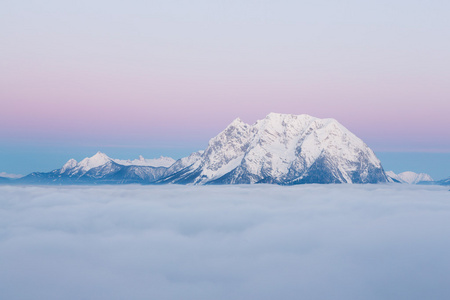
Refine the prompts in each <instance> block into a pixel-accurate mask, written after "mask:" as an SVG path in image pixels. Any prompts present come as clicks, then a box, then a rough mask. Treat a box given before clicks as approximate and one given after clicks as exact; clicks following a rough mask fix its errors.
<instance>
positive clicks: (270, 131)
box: [158, 113, 388, 184]
mask: <svg viewBox="0 0 450 300" xmlns="http://www.w3.org/2000/svg"><path fill="white" fill-rule="evenodd" d="M387 180H388V179H387V177H386V174H385V173H384V171H383V168H382V166H381V163H380V161H379V160H378V158H377V157H376V156H375V154H374V153H373V151H372V150H371V149H370V148H369V147H368V146H367V145H366V144H365V143H364V142H363V141H362V140H361V139H359V138H358V137H356V136H355V135H354V134H353V133H351V132H350V131H349V130H347V129H346V128H345V127H344V126H342V125H341V124H339V123H338V122H337V121H336V120H334V119H319V118H315V117H312V116H309V115H288V114H275V113H271V114H269V115H268V116H267V117H266V118H265V119H263V120H259V121H257V122H256V123H255V124H253V125H249V124H246V123H244V122H242V121H241V120H240V119H236V120H234V121H233V122H232V123H231V124H230V125H229V126H228V127H227V128H226V129H225V130H224V131H222V132H221V133H219V134H218V135H217V136H216V137H214V138H212V139H211V140H210V141H209V144H208V147H207V148H206V150H205V151H204V152H203V153H202V154H201V157H198V159H197V160H196V161H195V162H194V163H193V164H191V165H190V166H188V167H186V168H184V169H180V170H179V171H178V172H176V173H174V174H172V175H169V176H166V177H165V178H163V179H160V180H159V181H158V182H160V183H180V184H242V183H277V184H301V183H379V182H387Z"/></svg>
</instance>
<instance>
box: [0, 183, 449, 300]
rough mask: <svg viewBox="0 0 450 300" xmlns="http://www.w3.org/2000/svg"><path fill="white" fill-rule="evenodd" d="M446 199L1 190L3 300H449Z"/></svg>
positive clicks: (420, 190)
mask: <svg viewBox="0 0 450 300" xmlns="http://www.w3.org/2000/svg"><path fill="white" fill-rule="evenodd" d="M449 196H450V192H449V191H448V190H446V189H444V188H442V187H422V186H401V185H365V186H359V185H353V186H350V185H337V186H336V185H326V186H325V185H306V186H294V187H279V186H263V185H258V186H219V187H210V186H207V187H189V186H157V187H155V186H149V187H142V186H119V187H116V186H99V187H11V186H0V257H1V259H0V291H1V292H0V293H1V298H3V299H448V296H449V295H450V286H449V285H448V273H449V271H450V256H449V255H448V253H449V251H450V239H449V238H448V237H449V236H450V226H449V220H450V201H449V200H450V197H449Z"/></svg>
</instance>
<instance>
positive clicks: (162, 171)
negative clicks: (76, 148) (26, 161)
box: [21, 152, 175, 183]
mask: <svg viewBox="0 0 450 300" xmlns="http://www.w3.org/2000/svg"><path fill="white" fill-rule="evenodd" d="M174 162H175V160H174V159H173V158H170V157H160V158H158V159H144V158H143V157H142V156H141V157H140V158H139V159H138V160H137V159H135V160H119V159H113V158H110V157H108V156H107V155H106V154H104V153H101V152H97V153H96V154H95V155H94V156H92V157H87V158H85V159H83V160H82V161H80V162H77V161H76V160H74V159H70V160H69V161H67V163H65V164H64V166H63V167H62V168H61V169H57V170H54V171H52V172H48V173H38V172H36V173H31V174H29V175H27V176H25V177H24V178H22V179H21V181H23V182H37V183H151V182H154V181H156V180H158V179H159V178H161V177H164V176H166V175H167V169H168V166H170V165H172V164H173V163H174Z"/></svg>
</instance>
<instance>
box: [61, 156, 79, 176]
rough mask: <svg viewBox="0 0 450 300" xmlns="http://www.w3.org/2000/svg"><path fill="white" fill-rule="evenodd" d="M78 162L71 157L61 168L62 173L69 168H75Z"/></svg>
mask: <svg viewBox="0 0 450 300" xmlns="http://www.w3.org/2000/svg"><path fill="white" fill-rule="evenodd" d="M77 164H78V162H77V161H76V160H75V159H73V158H71V159H69V160H68V161H67V162H66V163H65V164H64V166H63V167H62V168H61V173H64V172H65V171H67V170H70V169H73V168H75V167H76V166H77Z"/></svg>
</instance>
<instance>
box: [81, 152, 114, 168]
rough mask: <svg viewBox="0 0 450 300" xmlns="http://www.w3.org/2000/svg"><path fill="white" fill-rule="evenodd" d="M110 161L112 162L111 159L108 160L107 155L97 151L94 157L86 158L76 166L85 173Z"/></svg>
mask: <svg viewBox="0 0 450 300" xmlns="http://www.w3.org/2000/svg"><path fill="white" fill-rule="evenodd" d="M110 161H112V159H111V158H109V157H108V155H106V154H105V153H103V152H100V151H98V152H97V153H96V154H95V155H94V156H91V157H87V158H85V159H83V160H82V161H80V163H79V164H78V166H79V167H81V169H83V170H85V171H87V170H90V169H92V168H96V167H99V166H101V165H104V164H106V163H107V162H110Z"/></svg>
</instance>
